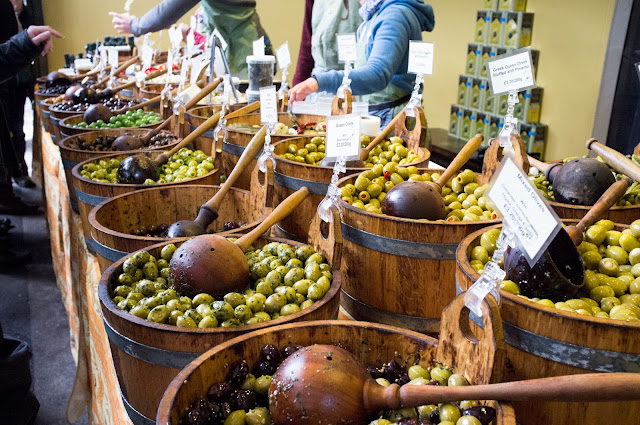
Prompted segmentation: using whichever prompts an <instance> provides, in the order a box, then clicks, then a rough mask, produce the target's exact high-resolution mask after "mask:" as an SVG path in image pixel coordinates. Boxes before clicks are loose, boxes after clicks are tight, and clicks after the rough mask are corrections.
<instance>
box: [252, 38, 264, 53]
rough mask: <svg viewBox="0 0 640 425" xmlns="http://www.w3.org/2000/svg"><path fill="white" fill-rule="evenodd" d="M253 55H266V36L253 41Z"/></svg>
mask: <svg viewBox="0 0 640 425" xmlns="http://www.w3.org/2000/svg"><path fill="white" fill-rule="evenodd" d="M253 56H264V36H262V37H260V38H259V39H257V40H254V41H253Z"/></svg>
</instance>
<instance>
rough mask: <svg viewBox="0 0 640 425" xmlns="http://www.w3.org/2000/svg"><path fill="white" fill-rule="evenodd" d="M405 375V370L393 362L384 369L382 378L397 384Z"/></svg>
mask: <svg viewBox="0 0 640 425" xmlns="http://www.w3.org/2000/svg"><path fill="white" fill-rule="evenodd" d="M405 373H406V371H405V370H404V368H403V367H402V366H400V364H399V363H398V362H397V361H395V360H391V361H390V362H389V363H387V364H385V365H384V366H383V367H382V376H384V378H385V379H386V380H387V381H389V382H396V381H397V380H398V379H399V378H400V376H402V375H404V374H405Z"/></svg>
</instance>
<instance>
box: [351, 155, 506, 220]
mask: <svg viewBox="0 0 640 425" xmlns="http://www.w3.org/2000/svg"><path fill="white" fill-rule="evenodd" d="M438 178H440V173H431V174H429V173H427V172H424V173H420V171H419V170H418V168H416V167H415V166H409V167H398V166H397V165H396V164H395V163H387V164H385V165H384V166H383V165H380V164H376V165H374V166H373V167H372V168H371V169H370V170H366V171H363V172H362V173H360V174H359V175H358V177H357V178H356V180H355V181H354V182H353V184H352V183H348V184H345V185H343V186H342V187H341V190H342V192H341V196H342V200H343V201H345V202H347V203H349V204H351V205H353V206H354V207H356V208H360V209H363V210H366V211H369V212H372V213H375V214H382V210H381V203H382V201H383V200H384V197H385V196H386V195H387V192H388V191H389V190H391V188H393V187H394V186H395V185H397V184H399V183H402V182H404V181H407V180H419V181H424V182H432V181H433V182H435V181H437V180H438ZM486 188H487V185H486V184H485V185H482V186H480V185H479V184H478V176H477V175H476V173H474V172H473V171H472V170H469V169H467V170H464V171H462V172H461V173H460V174H458V175H457V176H456V177H454V178H453V179H451V180H450V181H448V182H447V184H446V185H445V186H444V187H443V188H442V198H443V200H444V204H445V209H446V212H447V217H446V219H445V220H446V221H448V222H456V221H477V220H492V219H495V218H497V214H496V213H495V212H494V208H493V207H492V206H491V204H490V203H489V201H488V200H487V198H485V196H484V191H485V190H486Z"/></svg>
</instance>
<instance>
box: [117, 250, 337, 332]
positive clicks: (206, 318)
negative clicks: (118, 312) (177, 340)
mask: <svg viewBox="0 0 640 425" xmlns="http://www.w3.org/2000/svg"><path fill="white" fill-rule="evenodd" d="M175 251H176V246H175V245H174V244H168V245H165V246H164V247H163V248H162V251H161V253H160V258H159V259H156V258H155V257H153V256H152V255H150V254H149V252H147V251H139V252H136V253H135V254H133V255H131V256H130V257H129V258H127V259H126V260H125V262H124V263H123V266H122V269H123V273H122V274H120V275H119V276H118V286H117V287H115V288H114V290H113V298H112V300H113V302H114V303H116V305H117V306H118V307H119V308H121V309H122V310H126V311H128V312H130V313H131V314H133V315H135V316H137V317H140V318H143V319H147V320H149V321H152V322H156V323H165V324H171V325H175V326H178V327H187V328H195V327H198V328H217V327H237V326H242V325H251V324H254V323H261V322H266V321H268V320H273V319H277V318H278V317H281V316H289V315H291V314H294V313H297V312H299V311H300V310H303V309H305V308H307V307H309V306H311V305H312V304H313V303H314V302H316V301H318V300H320V299H322V297H324V295H325V294H326V293H327V291H328V290H329V288H330V286H331V281H332V279H333V275H332V273H331V267H330V266H329V264H327V262H326V260H325V258H324V256H323V255H322V254H320V253H317V252H315V251H314V250H313V248H312V247H310V246H309V245H304V246H300V247H297V248H296V247H293V246H291V245H288V244H286V243H280V242H271V243H269V244H267V245H265V246H264V247H262V249H257V250H255V249H253V248H249V250H247V252H246V253H245V257H246V259H247V262H248V263H249V272H250V275H251V280H252V283H251V284H250V285H249V286H248V287H247V288H246V290H245V291H244V293H239V292H230V293H228V294H226V295H225V296H224V297H223V298H222V299H220V300H216V299H214V298H213V297H212V296H211V295H209V294H205V293H201V294H197V295H195V296H194V297H193V298H190V297H187V296H184V295H181V294H179V293H178V292H177V291H176V290H175V289H174V286H173V282H171V281H170V280H169V263H170V261H171V258H172V257H173V254H174V253H175Z"/></svg>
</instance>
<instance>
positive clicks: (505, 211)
mask: <svg viewBox="0 0 640 425" xmlns="http://www.w3.org/2000/svg"><path fill="white" fill-rule="evenodd" d="M487 197H488V198H489V199H490V200H491V202H493V204H494V205H495V207H496V208H497V210H498V211H499V212H500V214H501V215H502V217H503V221H504V224H505V226H508V227H509V228H510V229H511V230H512V231H513V232H514V233H515V236H516V238H517V240H518V242H519V243H520V246H521V247H522V248H523V249H522V251H523V253H524V254H525V257H527V261H529V264H531V265H533V264H535V263H536V262H537V261H538V259H539V258H540V256H541V255H542V253H543V252H544V251H545V250H546V249H547V247H548V246H549V243H550V242H551V241H552V240H553V238H554V237H555V236H556V234H557V233H558V232H559V231H560V229H561V228H562V222H561V221H560V219H559V218H558V216H557V215H556V214H555V213H554V212H553V210H552V209H551V208H550V207H549V204H547V202H546V201H545V200H544V199H542V197H541V196H540V194H539V192H538V189H537V188H536V187H535V186H534V185H533V184H532V183H531V181H530V180H529V178H528V176H527V175H526V174H525V173H524V172H523V171H522V170H521V169H519V168H518V166H517V165H516V164H515V162H514V161H513V160H512V159H511V158H509V157H508V156H505V157H504V159H503V160H502V163H501V164H500V166H499V167H498V170H497V173H496V175H495V177H494V178H493V179H492V182H491V183H490V184H489V191H488V192H487Z"/></svg>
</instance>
